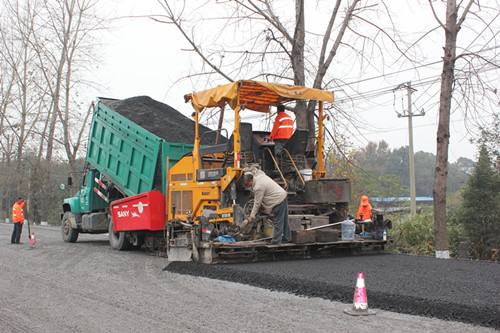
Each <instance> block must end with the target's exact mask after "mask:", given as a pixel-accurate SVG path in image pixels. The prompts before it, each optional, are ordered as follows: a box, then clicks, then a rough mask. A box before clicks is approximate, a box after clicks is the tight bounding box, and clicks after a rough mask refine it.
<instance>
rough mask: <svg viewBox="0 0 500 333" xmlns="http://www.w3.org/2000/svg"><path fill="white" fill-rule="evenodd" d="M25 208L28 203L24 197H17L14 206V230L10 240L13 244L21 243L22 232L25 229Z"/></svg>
mask: <svg viewBox="0 0 500 333" xmlns="http://www.w3.org/2000/svg"><path fill="white" fill-rule="evenodd" d="M24 208H26V203H25V201H24V199H23V198H17V200H16V202H15V203H14V205H13V206H12V222H13V223H14V230H12V237H11V238H10V242H11V243H12V244H19V241H20V239H21V232H22V231H23V223H24V212H23V210H24Z"/></svg>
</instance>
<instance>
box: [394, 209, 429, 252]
mask: <svg viewBox="0 0 500 333" xmlns="http://www.w3.org/2000/svg"><path fill="white" fill-rule="evenodd" d="M390 236H391V237H392V239H393V243H392V245H391V248H392V249H393V250H394V251H395V252H399V253H408V254H416V255H433V254H434V221H433V218H432V214H431V213H429V212H424V213H422V214H419V215H416V216H414V217H410V216H404V217H402V218H401V219H400V220H399V221H397V220H396V221H395V223H394V226H393V229H392V230H391V231H390Z"/></svg>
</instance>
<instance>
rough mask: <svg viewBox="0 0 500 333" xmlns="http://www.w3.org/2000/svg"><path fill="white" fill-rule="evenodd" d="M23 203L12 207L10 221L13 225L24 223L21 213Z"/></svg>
mask: <svg viewBox="0 0 500 333" xmlns="http://www.w3.org/2000/svg"><path fill="white" fill-rule="evenodd" d="M24 205H25V203H24V202H22V203H17V202H16V203H15V204H14V206H12V221H13V222H14V223H22V222H24V213H23V208H24Z"/></svg>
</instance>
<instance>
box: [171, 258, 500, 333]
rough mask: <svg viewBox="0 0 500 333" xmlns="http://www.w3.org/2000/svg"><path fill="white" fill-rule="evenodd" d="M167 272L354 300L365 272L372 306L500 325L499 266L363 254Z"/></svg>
mask: <svg viewBox="0 0 500 333" xmlns="http://www.w3.org/2000/svg"><path fill="white" fill-rule="evenodd" d="M165 270H167V271H170V272H175V273H181V274H189V275H195V276H203V277H208V278H215V279H220V280H226V281H233V282H239V283H244V284H249V285H252V286H258V287H263V288H266V289H270V290H276V291H285V292H289V293H292V294H296V295H301V296H310V297H320V298H324V299H328V300H335V301H342V302H346V303H350V302H352V299H353V292H354V285H355V283H356V276H357V272H364V273H365V283H366V287H367V293H368V303H369V306H370V307H374V308H379V309H384V310H390V311H395V312H399V313H408V314H416V315H424V316H429V317H436V318H441V319H447V320H455V321H462V322H468V323H473V324H477V325H482V326H488V327H494V328H497V329H498V328H500V264H498V263H493V262H478V261H468V260H455V259H450V260H442V259H435V258H431V257H417V256H407V255H392V254H381V255H363V256H346V257H335V258H328V259H314V260H296V261H281V262H262V263H251V264H234V265H211V266H209V265H197V264H192V263H170V264H169V265H168V266H167V267H166V268H165Z"/></svg>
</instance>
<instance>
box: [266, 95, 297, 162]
mask: <svg viewBox="0 0 500 333" xmlns="http://www.w3.org/2000/svg"><path fill="white" fill-rule="evenodd" d="M277 109H278V115H277V116H276V118H275V119H274V125H273V130H272V131H271V134H270V135H269V138H270V139H271V140H273V141H274V153H275V154H276V155H279V154H281V151H282V150H283V147H284V146H285V144H286V142H287V141H288V139H290V138H291V137H292V135H293V118H292V117H290V116H289V115H288V113H286V112H285V106H284V105H282V104H279V105H278V106H277Z"/></svg>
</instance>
